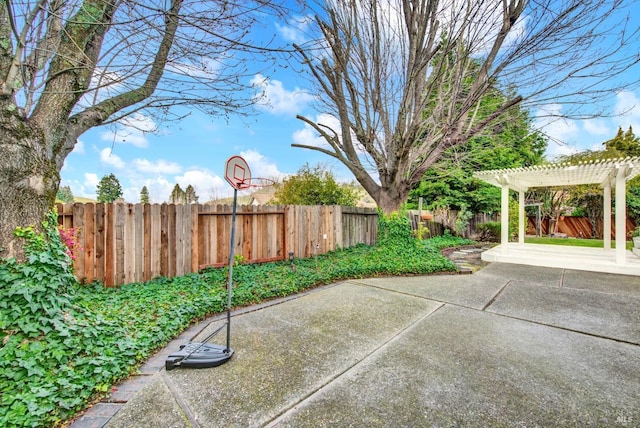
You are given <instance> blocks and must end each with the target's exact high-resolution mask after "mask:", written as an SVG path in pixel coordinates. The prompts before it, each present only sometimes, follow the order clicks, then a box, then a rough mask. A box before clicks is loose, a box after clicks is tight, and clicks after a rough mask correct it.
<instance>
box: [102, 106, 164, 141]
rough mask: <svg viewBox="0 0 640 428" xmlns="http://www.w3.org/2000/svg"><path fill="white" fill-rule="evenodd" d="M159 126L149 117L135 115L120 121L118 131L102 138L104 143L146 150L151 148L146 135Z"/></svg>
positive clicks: (105, 134)
mask: <svg viewBox="0 0 640 428" xmlns="http://www.w3.org/2000/svg"><path fill="white" fill-rule="evenodd" d="M157 130H158V126H157V125H156V123H155V122H154V121H153V119H151V118H150V117H149V116H145V115H143V114H141V113H134V114H132V115H131V116H129V117H125V118H124V119H122V120H120V121H119V122H118V125H117V129H116V131H115V132H114V131H105V132H103V133H102V135H101V138H102V140H104V141H110V142H116V143H124V144H132V145H134V146H136V147H141V148H145V147H148V146H149V141H148V140H147V137H146V135H145V134H146V133H148V132H155V131H157Z"/></svg>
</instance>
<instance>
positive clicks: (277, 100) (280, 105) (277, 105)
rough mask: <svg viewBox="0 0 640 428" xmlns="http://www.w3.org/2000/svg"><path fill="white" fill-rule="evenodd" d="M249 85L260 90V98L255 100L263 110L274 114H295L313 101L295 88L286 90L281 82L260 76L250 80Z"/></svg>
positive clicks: (305, 93) (302, 91)
mask: <svg viewBox="0 0 640 428" xmlns="http://www.w3.org/2000/svg"><path fill="white" fill-rule="evenodd" d="M250 83H251V85H252V86H254V87H259V88H261V89H262V96H259V97H258V99H257V100H256V101H257V103H258V104H259V105H260V106H261V107H263V108H264V109H265V110H267V111H270V112H272V113H275V114H296V113H300V111H302V110H303V109H304V107H305V106H306V105H307V104H309V103H310V102H311V101H313V98H314V97H313V95H311V94H310V93H308V92H306V91H304V90H302V89H300V88H298V87H296V88H295V89H293V90H291V91H290V90H287V89H286V88H285V87H284V85H283V84H282V82H281V81H279V80H269V79H268V78H266V77H264V76H263V75H261V74H256V75H255V76H254V77H253V79H251V82H250Z"/></svg>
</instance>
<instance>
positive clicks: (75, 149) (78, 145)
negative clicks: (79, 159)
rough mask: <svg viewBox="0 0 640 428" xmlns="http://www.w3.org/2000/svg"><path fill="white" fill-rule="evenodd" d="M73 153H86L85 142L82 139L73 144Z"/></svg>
mask: <svg viewBox="0 0 640 428" xmlns="http://www.w3.org/2000/svg"><path fill="white" fill-rule="evenodd" d="M73 153H76V154H78V155H83V154H84V153H85V151H84V142H83V141H82V140H77V141H76V145H75V146H73Z"/></svg>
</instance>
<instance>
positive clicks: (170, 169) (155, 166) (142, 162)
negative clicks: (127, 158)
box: [133, 159, 182, 174]
mask: <svg viewBox="0 0 640 428" xmlns="http://www.w3.org/2000/svg"><path fill="white" fill-rule="evenodd" d="M133 167H134V168H135V169H136V170H138V171H139V172H143V173H150V174H178V173H180V172H181V171H182V166H181V165H179V164H177V163H175V162H169V161H165V160H163V159H159V160H157V161H155V162H152V161H150V160H147V159H135V160H134V161H133Z"/></svg>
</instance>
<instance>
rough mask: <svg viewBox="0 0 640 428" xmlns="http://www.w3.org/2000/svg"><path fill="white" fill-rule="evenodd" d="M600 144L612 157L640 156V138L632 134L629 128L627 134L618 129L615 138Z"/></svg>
mask: <svg viewBox="0 0 640 428" xmlns="http://www.w3.org/2000/svg"><path fill="white" fill-rule="evenodd" d="M602 144H603V145H604V146H605V150H606V151H607V152H608V153H609V154H611V155H612V156H613V157H624V156H640V138H639V137H636V136H635V135H634V134H633V128H632V127H631V126H629V129H628V130H627V132H623V131H622V127H619V128H618V132H617V134H616V136H615V137H613V138H612V139H610V140H607V141H605V142H604V143H602Z"/></svg>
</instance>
